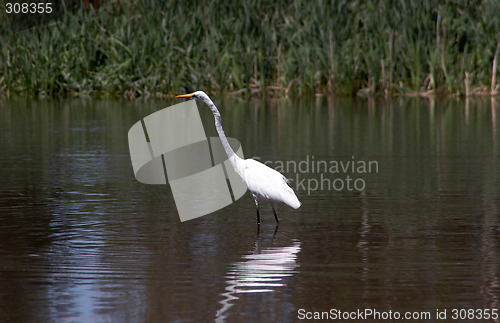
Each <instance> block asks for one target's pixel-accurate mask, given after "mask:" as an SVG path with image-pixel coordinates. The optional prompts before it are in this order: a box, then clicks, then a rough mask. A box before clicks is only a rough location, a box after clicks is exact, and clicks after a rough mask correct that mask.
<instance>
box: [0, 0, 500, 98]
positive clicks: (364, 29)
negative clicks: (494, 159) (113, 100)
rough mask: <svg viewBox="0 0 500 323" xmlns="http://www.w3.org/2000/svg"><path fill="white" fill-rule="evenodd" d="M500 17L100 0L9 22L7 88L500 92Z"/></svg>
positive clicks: (465, 10) (407, 7) (346, 4)
mask: <svg viewBox="0 0 500 323" xmlns="http://www.w3.org/2000/svg"><path fill="white" fill-rule="evenodd" d="M498 12H500V2H499V1H497V0H483V1H458V0H455V1H437V0H407V1H396V0H392V1H382V0H378V1H361V0H353V1H347V0H344V1H342V0H339V1H332V2H328V1H313V2H303V1H297V0H295V1H262V0H261V1H243V2H232V1H223V2H222V3H220V2H213V1H202V2H199V1H161V2H160V1H154V0H145V1H140V2H139V1H120V2H115V1H109V2H107V3H104V2H102V1H101V7H100V8H99V10H98V12H97V13H94V12H93V11H92V10H82V9H80V10H77V11H74V12H68V13H67V14H65V15H64V16H63V17H62V18H61V19H59V20H58V21H56V22H53V23H51V24H48V25H45V26H41V27H38V28H34V29H31V30H28V31H23V32H19V33H16V34H12V33H9V31H8V30H7V29H6V28H5V24H4V25H2V26H3V27H0V28H3V29H2V30H1V37H2V45H1V49H0V91H2V92H3V93H11V92H17V93H27V94H32V95H42V96H43V95H47V96H52V95H58V94H69V95H80V94H99V93H106V94H119V95H124V96H127V97H135V96H141V95H155V94H174V93H180V92H183V91H191V90H195V89H204V90H206V91H209V92H226V93H227V92H229V93H238V94H242V95H251V94H254V93H257V94H270V95H283V94H286V95H292V96H300V95H311V94H318V93H320V94H339V95H345V94H348V95H352V94H429V93H448V94H465V93H466V92H467V94H474V93H480V94H496V93H498V84H497V83H498V81H497V80H498V78H496V74H498V72H499V71H498V69H499V67H498V66H499V65H500V64H498V63H496V66H494V65H495V64H494V62H495V58H496V59H497V60H498V56H499V53H498V52H499V47H500V45H499V44H500V15H498ZM466 75H467V76H466Z"/></svg>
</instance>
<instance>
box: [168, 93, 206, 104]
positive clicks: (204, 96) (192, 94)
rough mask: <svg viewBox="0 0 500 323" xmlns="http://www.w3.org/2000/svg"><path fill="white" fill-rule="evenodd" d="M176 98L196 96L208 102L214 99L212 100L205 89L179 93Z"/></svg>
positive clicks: (195, 97)
mask: <svg viewBox="0 0 500 323" xmlns="http://www.w3.org/2000/svg"><path fill="white" fill-rule="evenodd" d="M176 98H194V99H198V100H200V101H203V102H205V103H206V104H209V102H210V103H211V102H212V100H210V98H209V97H208V95H207V94H206V93H205V92H203V91H196V92H193V93H190V94H181V95H177V96H176Z"/></svg>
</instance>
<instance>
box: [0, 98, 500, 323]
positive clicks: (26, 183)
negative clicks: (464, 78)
mask: <svg viewBox="0 0 500 323" xmlns="http://www.w3.org/2000/svg"><path fill="white" fill-rule="evenodd" d="M178 102H179V101H162V100H156V99H154V100H147V101H141V100H137V101H135V102H129V101H118V100H103V99H65V100H57V101H52V100H45V101H33V100H30V99H20V98H17V99H9V100H8V99H5V98H2V99H0V129H1V130H0V131H1V132H0V133H1V135H0V151H1V154H0V220H1V221H0V320H1V321H13V322H19V321H36V322H41V321H52V322H89V321H113V322H167V321H170V322H190V321H196V322H208V321H214V320H217V321H220V322H222V321H227V322H236V321H253V322H255V321H261V322H274V321H280V322H287V321H297V320H299V319H300V318H301V317H304V316H307V315H314V313H312V312H313V311H321V312H326V311H328V312H329V313H333V314H335V313H338V312H336V311H335V310H340V311H342V312H352V311H357V310H358V309H359V310H361V311H364V310H365V309H372V310H375V311H378V312H379V315H388V313H389V311H392V314H391V315H395V312H397V313H400V315H401V316H403V315H405V313H406V312H412V313H411V314H414V315H417V314H418V315H422V316H421V317H423V318H425V316H423V315H430V316H429V317H427V318H429V321H431V320H432V321H434V320H436V318H437V315H438V314H437V312H436V311H437V310H438V311H440V312H442V311H444V310H447V312H446V315H447V319H448V320H450V319H451V318H452V315H454V313H455V314H456V315H461V318H465V319H468V320H470V321H474V320H475V319H477V318H478V317H465V316H464V315H465V314H468V313H469V312H467V310H469V309H474V310H475V309H489V310H493V309H500V304H499V297H500V220H499V214H500V176H499V175H500V129H499V127H500V122H499V119H500V116H498V114H499V113H500V110H499V108H498V106H499V104H498V103H497V102H496V101H494V100H490V99H489V98H487V99H474V100H470V101H467V102H466V101H464V100H454V99H449V100H439V99H438V100H428V99H424V98H421V99H418V98H401V99H399V98H398V99H394V100H392V101H390V102H389V101H384V100H368V99H361V98H359V99H357V100H353V99H335V100H327V99H326V98H317V99H313V100H305V101H296V102H294V101H287V100H275V101H269V102H266V103H263V102H259V101H250V102H247V101H240V100H237V99H225V100H224V102H221V101H220V100H215V103H216V104H217V105H219V107H220V110H221V114H222V123H223V126H224V128H225V131H226V134H227V135H228V136H231V137H233V138H236V139H238V140H239V141H240V142H241V144H242V148H243V152H244V154H245V156H246V157H257V156H258V157H260V158H261V160H262V161H268V162H269V163H271V164H273V165H274V166H275V167H277V166H279V167H281V168H282V170H283V172H284V173H285V175H286V176H287V177H289V178H290V179H292V182H291V185H292V187H294V189H295V190H296V192H297V195H298V197H299V199H300V200H301V202H302V207H301V208H299V209H298V210H293V209H291V208H289V207H287V206H285V205H279V206H278V214H279V216H280V219H281V224H280V226H279V228H278V229H277V230H276V228H275V221H274V218H273V215H272V210H271V208H270V206H269V205H267V204H262V208H261V218H262V224H261V225H260V230H259V231H257V226H256V223H255V222H256V220H255V206H254V202H253V199H252V197H251V195H250V194H249V193H248V192H247V193H246V194H245V196H244V197H242V198H241V199H239V200H238V201H236V202H235V203H233V204H232V205H230V206H228V207H226V208H224V209H222V210H219V211H217V212H214V213H212V214H210V215H207V216H204V217H201V218H199V219H195V220H191V221H188V222H182V223H181V222H180V220H179V217H178V213H177V210H176V207H175V203H174V199H173V195H172V192H171V190H170V187H169V186H168V185H145V184H141V183H139V182H137V181H136V180H135V178H134V174H133V171H132V165H131V160H130V155H129V148H128V142H127V133H128V129H129V128H130V127H131V126H132V125H133V124H134V123H136V122H137V121H139V120H140V119H141V118H143V117H145V116H147V115H149V114H151V113H153V112H155V111H158V110H160V109H161V108H164V107H167V106H169V105H172V104H174V103H178ZM198 107H199V110H200V114H201V117H202V121H203V124H204V126H205V130H206V132H207V135H209V136H215V135H216V132H215V129H214V125H213V117H212V115H211V113H210V110H209V109H208V108H207V107H206V106H203V105H202V104H198ZM370 162H371V164H369V163H370ZM352 164H355V166H356V167H355V168H354V169H353V168H352V167H351V166H352ZM293 165H295V166H296V169H294V168H293ZM325 165H327V167H325ZM342 165H343V166H342ZM363 165H365V167H364V168H363ZM368 165H371V168H368ZM307 167H308V168H307ZM313 167H315V168H314V169H313ZM342 167H344V168H342ZM341 185H342V187H341ZM349 185H351V186H349ZM193 203H196V201H193ZM454 309H455V310H454ZM330 310H332V311H331V312H330ZM457 310H458V311H457ZM413 312H418V313H417V314H415V313H413ZM425 313H430V314H425ZM483 313H484V312H483ZM490 313H491V311H490ZM473 315H476V314H473ZM373 318H375V317H368V319H369V320H371V319H373ZM473 318H474V320H473ZM492 321H498V319H496V320H492Z"/></svg>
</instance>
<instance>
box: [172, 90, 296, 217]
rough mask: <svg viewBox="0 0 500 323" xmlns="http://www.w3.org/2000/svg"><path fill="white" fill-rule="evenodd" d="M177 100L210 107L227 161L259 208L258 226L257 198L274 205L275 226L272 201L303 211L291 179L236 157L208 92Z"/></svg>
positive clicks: (197, 92) (187, 95)
mask: <svg viewBox="0 0 500 323" xmlns="http://www.w3.org/2000/svg"><path fill="white" fill-rule="evenodd" d="M176 98H195V99H197V100H200V101H202V102H203V103H205V104H206V105H208V107H209V108H210V110H212V113H213V115H214V118H215V128H216V129H217V132H218V133H219V138H220V140H221V141H222V146H223V147H224V150H225V151H226V154H227V157H228V158H229V161H230V162H231V165H232V166H233V168H234V170H235V172H236V173H237V174H238V175H239V176H240V177H241V178H242V179H243V181H244V182H245V183H246V184H247V187H248V189H249V190H250V192H251V193H252V195H253V198H254V200H255V207H256V208H257V223H258V224H260V215H259V201H258V198H263V199H265V200H268V201H270V202H271V207H272V208H273V213H274V218H275V219H276V224H278V223H279V222H280V221H279V220H278V216H277V215H276V209H275V208H274V204H273V201H277V202H283V203H285V204H287V205H288V206H290V207H292V208H294V209H298V208H299V207H300V204H301V203H300V201H299V199H298V198H297V196H296V195H295V193H294V191H293V190H292V188H291V187H290V186H288V184H287V183H288V179H287V178H286V177H285V176H283V175H282V174H281V173H280V172H278V171H276V170H274V169H272V168H270V167H268V166H266V165H264V164H262V163H261V162H258V161H256V160H254V159H250V158H249V159H242V158H240V157H239V156H238V155H236V154H235V152H234V150H233V149H232V148H231V146H230V145H229V142H228V141H227V138H226V135H225V134H224V129H222V124H221V119H220V112H219V110H218V109H217V107H216V106H215V104H214V103H213V102H212V100H211V99H210V98H209V97H208V95H207V94H206V93H205V92H203V91H196V92H194V93H191V94H182V95H178V96H176Z"/></svg>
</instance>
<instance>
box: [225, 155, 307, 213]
mask: <svg viewBox="0 0 500 323" xmlns="http://www.w3.org/2000/svg"><path fill="white" fill-rule="evenodd" d="M234 168H235V170H236V172H237V173H238V174H239V175H240V176H241V178H242V179H243V181H244V182H245V183H246V184H247V187H248V189H249V190H250V192H252V193H253V194H256V195H257V196H259V197H261V198H264V199H266V200H270V201H277V202H283V203H285V204H286V205H288V206H290V207H292V208H294V209H297V208H299V207H300V204H301V203H300V201H299V199H298V198H297V196H296V195H295V192H294V191H293V190H292V189H291V188H290V186H288V179H287V178H286V177H285V176H283V174H281V173H280V172H278V171H276V170H274V169H272V168H270V167H269V166H266V165H264V164H262V163H261V162H259V161H257V160H254V159H239V160H238V161H237V162H236V163H235V167H234Z"/></svg>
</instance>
